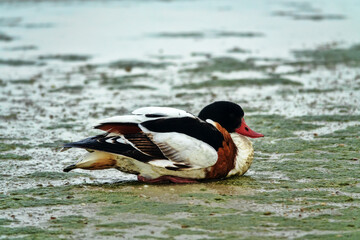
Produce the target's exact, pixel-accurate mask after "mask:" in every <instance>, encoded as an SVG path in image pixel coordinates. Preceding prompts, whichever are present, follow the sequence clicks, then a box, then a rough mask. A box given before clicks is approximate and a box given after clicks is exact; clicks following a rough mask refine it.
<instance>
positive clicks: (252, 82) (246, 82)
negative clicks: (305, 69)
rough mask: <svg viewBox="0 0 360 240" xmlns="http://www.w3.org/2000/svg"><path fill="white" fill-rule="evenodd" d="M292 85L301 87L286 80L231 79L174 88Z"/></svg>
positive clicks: (297, 83)
mask: <svg viewBox="0 0 360 240" xmlns="http://www.w3.org/2000/svg"><path fill="white" fill-rule="evenodd" d="M276 84H281V85H293V86H301V85H302V83H300V82H296V81H292V80H290V79H286V78H263V79H259V78H254V79H247V78H245V79H233V80H208V81H205V82H199V83H188V84H183V85H180V86H176V87H175V88H179V89H184V88H185V89H199V88H211V87H241V86H264V85H265V86H266V85H276Z"/></svg>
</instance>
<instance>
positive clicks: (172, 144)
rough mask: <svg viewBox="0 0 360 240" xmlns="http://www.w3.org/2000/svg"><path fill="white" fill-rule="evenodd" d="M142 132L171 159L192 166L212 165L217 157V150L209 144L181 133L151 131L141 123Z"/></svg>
mask: <svg viewBox="0 0 360 240" xmlns="http://www.w3.org/2000/svg"><path fill="white" fill-rule="evenodd" d="M140 128H141V130H142V131H143V132H145V133H147V134H149V136H150V137H151V139H152V140H153V142H154V143H155V144H156V145H157V146H158V147H159V148H160V150H161V151H162V152H163V153H164V155H165V156H166V157H167V158H169V159H170V160H171V161H174V162H180V163H186V164H187V165H190V166H191V167H192V168H207V167H210V166H213V165H214V164H215V163H216V161H217V158H218V155H217V152H216V151H215V149H214V148H213V147H211V146H210V145H209V144H207V143H205V142H203V141H200V140H198V139H196V138H193V137H190V136H188V135H186V134H183V133H177V132H170V133H159V132H151V131H149V130H148V129H146V128H145V127H143V126H142V125H140Z"/></svg>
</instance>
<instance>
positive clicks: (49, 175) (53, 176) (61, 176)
mask: <svg viewBox="0 0 360 240" xmlns="http://www.w3.org/2000/svg"><path fill="white" fill-rule="evenodd" d="M85 176H89V175H88V174H86V173H76V172H70V173H63V172H39V171H37V172H33V173H30V174H26V175H24V176H21V177H22V178H32V179H49V180H65V179H70V178H74V177H85Z"/></svg>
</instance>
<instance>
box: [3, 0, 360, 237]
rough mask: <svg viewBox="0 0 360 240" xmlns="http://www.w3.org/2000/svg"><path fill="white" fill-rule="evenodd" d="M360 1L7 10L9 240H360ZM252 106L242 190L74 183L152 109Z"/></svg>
mask: <svg viewBox="0 0 360 240" xmlns="http://www.w3.org/2000/svg"><path fill="white" fill-rule="evenodd" d="M359 12H360V5H359V3H358V2H357V1H355V0H353V1H351V0H347V1H331V2H330V1H324V0H323V1H321V0H318V1H313V3H311V4H310V3H309V2H302V1H265V0H264V1H261V0H257V1H201V0H199V1H180V0H179V1H177V0H174V1H140V0H139V1H106V2H105V1H85V0H83V1H66V0H59V1H55V0H54V1H50V0H49V1H46V0H43V1H35V0H34V1H32V0H17V1H1V3H0V89H1V90H0V239H119V238H124V239H298V238H299V239H314V238H316V239H359V238H360V230H359V229H360V181H359V172H360V164H359V163H360V160H359V159H360V150H359V148H360V138H359V136H360V108H359V100H360V31H358V29H360V26H359V25H360V15H359V14H358V13H359ZM215 100H230V101H234V102H237V103H239V104H241V106H242V107H243V108H244V110H245V112H246V122H247V123H248V125H249V126H250V127H251V128H252V129H254V130H255V131H258V132H261V133H263V134H265V136H266V137H265V138H261V139H255V140H253V143H254V148H255V157H254V162H253V165H252V166H251V168H250V170H249V171H248V172H247V173H246V174H245V175H244V176H241V177H234V178H231V179H227V180H222V181H217V182H208V183H199V184H190V185H175V184H158V185H155V184H154V185H149V184H143V183H138V182H137V181H136V180H135V179H136V177H135V176H133V175H128V174H123V173H121V172H119V171H116V170H104V171H97V172H87V171H82V170H76V171H74V172H71V173H63V172H62V169H63V168H64V167H65V166H67V165H69V164H72V163H74V162H75V161H77V160H78V159H79V158H80V157H81V155H82V154H83V151H82V150H79V149H75V150H69V151H67V152H59V149H60V148H61V146H62V144H63V143H66V142H69V141H74V140H79V139H81V138H85V137H88V136H90V135H93V134H96V133H98V131H96V130H93V129H91V123H92V122H94V121H95V120H97V119H99V118H105V117H110V116H113V115H118V114H124V113H128V112H130V111H131V110H133V109H135V108H138V107H142V106H149V105H152V106H172V107H178V108H182V109H185V110H187V111H191V112H193V113H198V112H199V111H200V110H201V108H202V107H203V106H205V105H206V104H208V103H209V102H211V101H215Z"/></svg>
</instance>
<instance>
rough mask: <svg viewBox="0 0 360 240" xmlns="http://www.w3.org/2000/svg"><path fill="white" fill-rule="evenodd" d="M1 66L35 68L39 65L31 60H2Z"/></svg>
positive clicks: (0, 61)
mask: <svg viewBox="0 0 360 240" xmlns="http://www.w3.org/2000/svg"><path fill="white" fill-rule="evenodd" d="M0 65H8V66H12V67H21V66H34V65H39V63H38V62H36V61H30V60H28V61H27V60H20V59H0Z"/></svg>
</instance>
